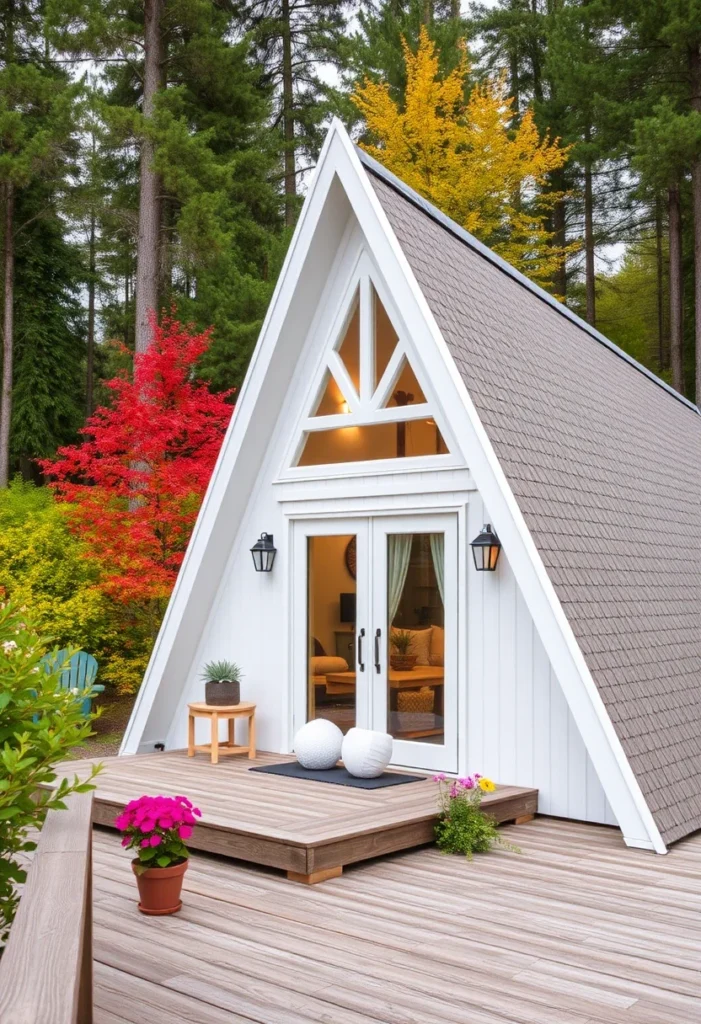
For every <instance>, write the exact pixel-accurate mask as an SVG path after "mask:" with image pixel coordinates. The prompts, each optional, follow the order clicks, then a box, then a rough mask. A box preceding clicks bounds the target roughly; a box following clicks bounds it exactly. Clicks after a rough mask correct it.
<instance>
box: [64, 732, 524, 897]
mask: <svg viewBox="0 0 701 1024" xmlns="http://www.w3.org/2000/svg"><path fill="white" fill-rule="evenodd" d="M287 760H292V758H288V757H285V755H283V754H269V753H260V754H259V755H258V757H257V758H256V759H255V760H253V761H249V760H248V759H243V758H241V759H239V758H229V759H227V760H226V761H225V762H222V763H220V764H218V765H212V764H210V762H209V759H208V758H206V757H203V756H199V757H195V758H188V757H186V755H185V752H184V751H181V750H176V751H169V752H167V753H162V754H137V755H134V756H127V757H108V758H105V759H103V761H102V763H103V765H104V769H103V771H102V773H101V774H100V775H99V776H98V778H97V790H96V792H95V799H94V802H93V821H94V822H95V823H96V824H99V825H112V824H113V822H114V819H115V817H116V815H117V814H118V813H119V812H120V811H121V810H122V808H123V807H124V805H125V804H127V803H128V802H129V801H130V800H133V799H134V798H136V797H139V796H141V795H142V794H143V793H145V792H148V793H163V794H177V793H183V794H185V795H186V796H187V797H188V798H189V799H190V800H192V801H193V803H195V804H196V805H197V806H198V807H199V808H200V809H201V811H202V819H201V821H200V824H199V825H198V826H197V828H196V829H195V831H194V834H193V836H192V838H191V839H190V840H189V842H188V846H190V847H192V848H193V849H196V850H204V851H206V852H208V853H217V854H221V855H223V856H226V857H235V858H238V859H240V860H245V861H251V862H252V863H254V864H263V865H266V866H267V867H273V868H280V869H282V870H283V871H286V872H287V873H288V877H289V878H292V879H294V880H295V881H303V882H318V881H323V880H324V879H325V878H331V877H333V876H335V875H340V874H341V871H342V870H343V867H344V865H346V864H355V863H357V862H358V861H361V860H367V859H369V858H371V857H378V856H380V855H382V854H385V853H394V852H396V851H397V850H406V849H409V848H411V847H415V846H422V845H423V844H424V843H430V842H432V840H433V829H434V824H435V821H436V795H437V793H436V786H435V785H434V784H433V783H432V782H431V781H430V777H428V776H427V778H426V780H425V781H421V782H412V783H408V784H407V785H403V786H389V787H387V788H386V789H376V790H362V789H353V788H350V787H348V786H335V785H329V784H326V783H321V782H314V781H308V780H305V779H294V778H286V777H281V776H279V775H266V774H263V773H261V772H250V771H249V770H248V769H249V768H252V767H254V766H255V765H262V764H279V763H280V762H281V761H287ZM89 763H90V762H88V761H73V762H68V763H66V764H64V765H62V769H63V771H64V772H65V774H72V773H73V772H77V773H78V774H80V773H81V771H85V768H86V765H88V764H89ZM537 806H538V791H537V790H536V789H522V788H518V787H516V786H498V787H497V789H496V792H494V793H487V794H485V796H484V799H483V807H484V809H485V810H486V811H488V812H489V813H490V814H491V815H493V817H494V818H496V820H497V821H499V822H507V821H522V820H524V819H525V818H527V817H529V816H532V815H533V814H535V812H536V810H537Z"/></svg>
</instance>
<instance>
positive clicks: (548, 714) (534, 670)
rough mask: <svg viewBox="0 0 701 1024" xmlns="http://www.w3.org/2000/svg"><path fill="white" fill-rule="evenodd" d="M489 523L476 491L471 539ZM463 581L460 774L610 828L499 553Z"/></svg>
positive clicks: (550, 809) (593, 775) (593, 777)
mask: <svg viewBox="0 0 701 1024" xmlns="http://www.w3.org/2000/svg"><path fill="white" fill-rule="evenodd" d="M488 519H489V517H488V516H487V515H486V514H485V512H484V508H483V504H482V501H481V499H480V497H479V495H478V494H477V493H476V492H474V493H473V494H471V496H470V503H469V508H468V533H469V536H470V539H472V538H473V537H475V536H476V535H477V533H478V532H479V530H480V528H481V527H482V524H483V523H484V522H485V521H488ZM467 578H468V595H467V638H468V650H467V655H468V692H467V708H466V718H467V722H466V729H465V735H466V742H465V748H464V758H463V764H464V765H465V770H467V771H480V772H482V773H483V774H485V775H490V776H492V777H493V778H495V779H498V780H500V781H502V782H510V783H513V784H514V785H518V786H537V787H538V789H539V791H540V795H539V801H538V805H539V809H540V811H541V812H542V813H544V814H553V815H558V816H561V817H566V818H578V819H581V820H584V821H598V822H605V823H608V824H616V821H615V818H614V816H613V813H612V811H611V808H610V807H609V804H608V801H607V800H606V797H605V795H604V791H603V788H602V786H601V783H600V782H599V780H598V778H597V776H596V772H595V771H594V768H593V765H592V763H591V760H590V758H589V755H588V754H587V751H586V749H585V747H584V743H583V742H582V738H581V736H580V734H579V730H578V729H577V726H576V724H575V722H574V719H573V717H572V715H571V713H570V710H569V708H568V706H567V702H566V701H565V698H564V696H563V693H562V689H561V687H560V685H559V683H558V681H557V679H556V678H555V676H554V673H553V671H552V667H551V665H550V662H549V661H548V658H547V655H546V654H545V651H544V649H543V645H542V643H541V641H540V638H539V636H538V633H537V631H536V629H535V626H534V624H533V619H532V618H531V615H530V613H529V611H528V609H527V608H526V604H525V601H524V600H523V596H522V595H521V593H520V591H519V590H518V588H517V586H516V582H515V580H514V577H513V574H512V572H511V569H510V567H509V564H508V561H507V559H506V558H505V556H504V553H503V552H502V554H501V556H500V560H499V566H498V571H497V572H496V573H494V574H491V573H476V572H470V573H468V577H467Z"/></svg>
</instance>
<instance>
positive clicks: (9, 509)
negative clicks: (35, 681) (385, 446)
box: [0, 0, 701, 692]
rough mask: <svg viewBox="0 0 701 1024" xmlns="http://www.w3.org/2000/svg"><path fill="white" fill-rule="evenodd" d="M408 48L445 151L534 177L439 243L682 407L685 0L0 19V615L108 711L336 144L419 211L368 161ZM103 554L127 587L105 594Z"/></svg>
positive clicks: (225, 3)
mask: <svg viewBox="0 0 701 1024" xmlns="http://www.w3.org/2000/svg"><path fill="white" fill-rule="evenodd" d="M422 38H423V40H424V49H423V51H422V61H423V63H422V64H421V68H420V69H419V70H421V69H423V72H424V73H426V69H428V78H429V79H430V81H424V87H425V88H426V89H427V90H428V91H429V93H431V90H434V92H435V90H437V89H439V87H440V88H443V89H444V91H443V93H442V96H443V99H445V96H446V95H447V92H446V90H449V89H452V90H453V92H452V93H451V97H452V98H451V99H450V102H449V103H448V105H447V106H446V107H444V108H441V109H440V110H438V108H436V107H435V106H434V114H435V115H436V116H435V117H434V118H433V121H434V125H433V127H434V128H435V129H436V131H437V132H438V133H439V135H440V138H441V140H442V144H443V143H445V142H446V137H447V136H446V122H448V127H449V128H450V130H451V132H454V130H457V129H460V131H462V132H463V134H462V135H461V136H460V137H461V138H463V140H464V126H465V119H466V118H468V119H472V120H474V121H478V122H479V123H480V125H482V128H483V129H484V130H486V129H485V126H487V127H488V129H489V131H492V132H493V133H494V135H493V136H492V137H491V138H493V139H497V138H498V139H499V140H500V145H502V146H503V147H507V148H508V146H509V145H510V146H511V150H510V151H513V150H514V148H515V147H516V145H517V143H518V145H520V141H522V140H524V139H525V140H526V142H527V144H528V145H529V146H530V147H531V148H530V151H529V152H530V154H531V157H532V158H535V157H536V156H538V154H540V156H538V160H539V161H540V162H537V161H536V162H534V160H533V159H532V160H531V163H529V164H528V165H526V164H524V163H523V162H522V165H521V171H520V177H519V175H516V176H514V177H509V173H510V172H508V173H507V171H506V169H505V167H506V164H504V167H503V168H502V170H501V172H500V173H502V172H503V173H502V178H501V180H500V185H501V192H499V191H498V190H493V192H492V191H491V190H490V189H491V186H490V182H493V180H494V175H493V174H492V173H491V171H490V174H488V175H485V176H484V185H483V186H480V187H481V191H480V192H479V194H478V195H475V196H474V202H473V205H472V207H471V209H470V210H469V211H462V212H461V213H460V214H459V219H461V220H462V222H463V223H465V224H467V225H469V226H470V228H471V230H473V231H474V232H475V233H476V234H477V235H478V237H480V238H481V239H482V240H483V241H485V242H487V244H490V245H492V246H494V247H495V248H496V249H497V250H498V251H501V252H502V253H504V254H505V255H506V256H507V258H512V259H513V260H514V261H515V262H516V263H517V264H518V265H520V266H521V269H523V270H524V272H526V273H529V274H530V276H532V277H533V278H534V279H535V280H537V281H538V283H540V284H541V285H543V286H545V287H546V288H548V289H549V290H550V291H551V292H552V293H553V294H554V295H557V296H558V297H559V298H561V299H562V300H563V301H564V302H566V303H567V305H568V306H570V307H571V308H572V309H574V310H575V311H576V312H577V313H579V314H580V315H581V316H582V317H584V318H585V319H586V320H588V321H589V322H590V323H591V324H592V325H594V326H595V327H597V328H598V329H599V330H600V331H602V332H603V333H604V334H606V335H608V336H609V337H610V338H611V339H612V340H613V341H615V342H616V343H617V344H619V345H620V346H621V347H622V348H624V349H625V350H626V351H628V352H630V353H631V355H633V356H634V357H635V358H636V359H638V360H639V361H640V362H642V363H644V364H645V365H646V366H648V367H650V368H651V369H652V370H653V371H654V372H655V373H657V374H659V375H660V376H662V377H663V378H664V379H665V380H667V381H668V382H669V383H670V384H672V386H673V387H675V388H676V389H677V390H679V391H680V392H681V393H683V394H685V395H686V396H687V397H688V398H690V399H691V400H693V401H697V400H698V398H699V392H700V391H701V0H496V2H492V3H490V4H479V3H471V4H461V3H460V2H459V0H145V2H131V0H0V244H1V247H2V249H1V265H2V300H1V301H2V388H1V390H0V597H2V596H4V597H7V598H10V599H12V600H13V601H16V602H19V603H21V604H26V605H28V606H31V609H32V613H33V615H34V617H35V619H36V620H38V625H39V626H40V627H41V628H42V629H43V630H44V631H45V632H46V631H48V632H49V633H51V634H52V635H53V636H54V637H55V639H56V641H57V643H59V644H61V645H65V644H67V643H69V642H70V643H72V644H78V645H81V646H83V647H85V648H86V649H88V650H90V651H91V652H92V653H94V654H96V656H98V658H99V660H100V664H101V681H103V682H107V683H110V684H112V685H113V686H115V687H117V688H118V689H120V690H122V691H124V692H127V691H134V690H135V689H136V688H137V687H138V684H139V681H140V679H141V677H142V674H143V669H144V667H145V663H146V660H147V658H148V653H149V650H150V647H151V645H152V642H153V638H154V635H155V632H156V630H157V628H158V623H159V621H160V617H161V615H162V613H163V608H164V606H165V602H166V601H167V596H168V593H169V589H170V586H172V581H173V579H174V576H175V574H176V573H177V568H178V565H179V561H180V559H181V557H182V552H183V550H184V547H185V545H186V542H187V536H188V532H189V529H190V527H191V525H192V522H193V521H194V516H195V514H196V510H197V506H198V503H199V500H200V499H201V495H202V493H203V491H204V487H205V486H206V478H207V475H208V473H209V471H211V465H212V464H213V459H214V456H215V454H216V448H217V445H218V443H219V441H220V439H221V436H222V433H223V430H224V428H225V425H226V419H227V415H226V413H225V412H224V411H223V410H224V407H225V406H228V407H229V408H231V406H232V403H233V402H234V401H235V392H236V389H237V388H238V387H239V386H240V384H241V382H242V379H243V376H244V374H245V371H246V367H247V364H248V360H249V357H250V354H251V351H252V349H253V346H254V344H255V341H256V337H257V334H258V331H259V328H260V325H261V323H262V319H263V316H264V314H265V310H266V307H267V304H268V301H269V299H270V296H271V293H272V289H273V287H274V285H275V281H276V277H277V274H278V272H279V269H280V266H281V264H282V260H283V258H284V255H285V251H286V248H287V245H288V243H289V239H290V237H291V233H292V230H293V228H294V224H295V221H296V218H297V215H298V212H299V209H300V205H301V202H302V200H303V196H304V188H305V183H306V181H307V180H308V176H309V173H310V169H311V168H313V166H314V162H315V160H316V158H317V156H318V153H319V150H320V146H321V143H322V140H323V136H324V132H325V128H326V126H327V125H328V123H329V120H330V118H331V117H332V116H338V117H340V118H341V119H342V120H343V121H344V123H345V124H346V125H347V127H348V128H349V130H350V131H351V133H352V135H353V137H354V138H355V139H356V140H358V141H360V142H361V143H362V144H364V145H366V146H375V147H376V148H375V149H374V150H373V152H374V153H375V155H379V156H380V158H381V159H382V157H383V153H384V155H385V157H386V159H385V162H386V163H387V164H388V166H390V167H391V169H393V170H396V171H397V172H398V173H403V175H404V176H406V177H409V178H411V176H412V173H413V172H414V171H416V172H417V175H418V177H417V179H416V181H413V180H412V183H413V184H414V186H415V187H418V188H419V189H421V188H422V184H421V176H420V174H419V173H418V171H417V164H418V163H420V160H421V155H420V147H419V148H412V147H409V151H408V155H407V152H406V151H405V152H403V153H401V154H398V153H396V152H395V153H394V154H393V153H392V152H391V149H392V147H391V144H390V140H389V137H388V135H387V133H386V131H385V132H384V134H383V126H384V129H386V126H387V119H389V120H390V122H391V121H392V119H393V118H395V116H396V119H397V120H396V123H397V124H399V123H401V125H402V132H403V135H402V138H403V139H404V141H406V139H408V138H413V136H412V131H413V130H414V129H416V125H415V124H414V125H412V109H414V108H412V95H413V96H414V98H415V90H416V81H414V82H413V84H412V80H411V67H412V64H411V62H412V60H415V59H416V54H417V53H418V52H419V50H420V44H421V40H422ZM431 61H432V62H433V63H431ZM427 62H428V63H427ZM414 70H415V71H416V66H414ZM446 83H447V84H446ZM412 90H413V91H412ZM456 90H457V91H456ZM431 95H432V96H433V97H434V99H435V96H434V94H433V93H431ZM436 95H437V93H436ZM378 111H380V112H381V113H383V116H384V118H385V120H384V121H383V120H382V117H380V116H379V114H378ZM490 117H491V118H492V121H493V123H492V122H489V124H488V121H489V118H490ZM461 119H462V120H461ZM480 119H481V120H480ZM456 126H457V129H456ZM451 137H452V136H451ZM450 144H451V143H450V141H448V145H450ZM404 148H405V150H406V147H404ZM459 151H460V149H459V146H458V149H457V150H456V151H455V152H459ZM504 152H505V153H506V148H505V149H504ZM548 152H550V153H551V154H555V156H553V157H552V158H549V157H548V158H547V159H544V158H542V154H544V153H545V154H546V155H547V153H548ZM505 159H506V157H505ZM454 172H455V174H459V173H463V175H465V169H464V167H463V168H462V171H460V169H459V168H458V169H457V170H456V169H455V168H454ZM456 180H458V179H456ZM465 180H467V177H466V178H465ZM469 180H470V181H475V180H476V178H475V176H474V175H472V174H470V175H469ZM423 190H424V192H425V193H426V194H428V195H429V198H433V199H434V201H436V199H435V197H433V196H431V195H430V194H429V192H428V190H427V189H423ZM490 204H491V206H490ZM488 206H489V208H490V209H491V214H490V216H487V215H486V214H485V211H486V210H487V208H488ZM495 211H496V212H495ZM447 212H448V213H450V214H451V215H452V216H458V214H456V212H455V211H453V210H451V209H448V210H447ZM490 218H491V219H490ZM519 260H520V261H521V262H519ZM162 310H167V311H168V318H167V321H166V326H165V329H161V328H158V329H156V325H155V324H154V322H153V315H154V312H155V311H162ZM183 323H186V324H189V325H191V327H190V328H188V329H185V328H182V327H181V324H183ZM210 328H211V332H210V330H209V329H210ZM159 331H160V333H159ZM177 344H179V345H180V349H179V351H180V352H181V353H184V355H183V361H181V362H180V363H179V364H178V373H176V375H175V377H172V378H170V379H168V380H166V381H161V382H160V384H159V385H158V387H157V388H156V390H155V391H154V393H153V395H152V400H153V402H154V405H155V406H156V407H157V408H158V409H159V410H160V413H161V414H162V417H161V420H160V422H161V425H162V429H161V430H160V431H155V432H154V437H157V438H158V439H159V443H161V449H160V451H159V452H158V453H156V452H154V451H153V443H152V446H151V448H150V449H149V451H148V457H147V455H145V454H144V450H143V447H142V448H139V443H140V442H139V440H138V439H135V437H134V431H133V430H130V429H127V427H128V424H129V423H131V422H132V421H133V420H132V419H130V417H131V416H132V414H133V409H134V408H135V405H134V403H135V396H136V399H138V395H139V394H141V393H142V392H143V387H144V383H143V382H144V380H148V381H151V382H153V381H154V380H155V379H156V378H157V377H158V373H159V372H160V371H159V366H160V367H161V368H162V366H163V365H164V364H163V359H164V357H165V358H167V359H175V361H176V362H177V359H176V357H175V356H174V352H175V349H174V348H173V346H174V345H177ZM135 354H136V355H137V363H138V359H142V361H143V362H142V368H141V370H137V373H141V382H140V383H139V382H138V381H135V380H134V373H133V363H134V356H135ZM149 360H150V362H149ZM159 360H160V362H159ZM193 373H194V374H195V378H194V379H193ZM166 376H167V374H166ZM130 388H131V390H130ZM193 388H194V389H195V390H194V391H193V390H192V389H193ZM134 389H136V390H134ZM178 389H179V390H178ZM202 389H204V391H207V392H208V393H209V394H210V395H212V396H213V399H216V401H215V402H214V406H213V408H214V407H216V408H215V409H214V411H213V412H212V417H211V419H210V420H209V421H208V422H207V424H206V425H205V426H203V427H202V431H201V435H198V438H197V441H196V444H197V445H201V450H200V449H198V452H199V455H198V458H199V456H201V458H199V461H197V460H195V461H196V462H197V464H196V465H195V466H194V468H193V466H192V465H188V466H187V467H185V469H184V470H183V472H182V473H180V475H179V476H177V480H174V478H173V476H172V474H170V475H169V474H166V473H160V471H156V469H154V468H153V467H159V466H166V465H167V466H170V464H171V462H172V460H173V458H174V457H177V458H179V457H180V456H181V455H182V451H183V448H184V447H186V446H183V444H182V438H181V437H175V436H174V434H173V432H172V430H171V424H172V417H171V413H172V411H173V408H174V407H175V408H176V409H177V415H178V416H180V417H181V419H180V421H179V422H180V424H181V426H184V427H187V424H188V422H189V412H188V410H189V408H191V406H189V405H188V403H190V402H192V401H193V400H194V399H195V398H196V397H197V395H200V396H201V395H202V394H204V391H203V390H202ZM222 403H224V405H223V404H222ZM205 404H206V403H205ZM96 417H97V419H96ZM86 424H88V427H87V430H86ZM100 437H102V438H103V441H104V443H105V444H107V445H108V447H109V446H111V447H110V451H111V452H114V445H115V438H118V439H119V445H120V446H121V447H120V448H119V452H118V461H120V464H121V467H122V471H121V472H120V473H119V474H117V475H116V476H114V475H113V476H109V475H108V474H107V475H106V474H105V471H104V465H103V468H102V470H101V475H100V474H95V473H93V472H92V471H91V466H93V467H94V466H95V465H96V464H97V462H99V461H100V460H101V459H102V458H103V456H104V452H105V449H100V447H99V443H98V442H96V438H98V439H99V438H100ZM192 443H193V442H192V438H191V437H189V439H188V444H191V448H190V450H189V452H188V455H187V457H188V458H191V456H192V451H193V449H192ZM96 444H97V447H96ZM174 446H175V447H176V448H177V446H180V447H179V449H178V451H175V454H174ZM66 449H67V451H66ZM59 450H61V452H62V454H59V456H58V461H57V462H56V463H55V464H54V463H52V460H54V459H56V457H57V452H59ZM76 460H78V461H77V462H76ZM90 460H92V462H91V461H90ZM145 460H146V461H147V462H148V466H149V467H150V469H149V473H148V474H147V475H146V476H143V474H142V478H141V479H140V480H137V481H136V482H135V481H134V479H132V477H131V476H130V474H133V473H137V474H138V473H139V471H140V469H139V467H142V468H143V466H144V465H145V464H146V461H145ZM61 474H63V477H62V476H61ZM62 480H63V484H62ZM47 481H48V482H49V483H53V487H47V486H46V483H47ZM76 481H78V482H79V483H80V484H82V486H83V490H82V491H81V490H80V487H78V488H77V489H76V487H75V486H74V485H75V484H76ZM135 486H137V487H139V488H140V494H141V505H140V508H141V514H138V515H133V514H132V515H129V513H130V512H131V513H134V501H133V499H132V500H130V497H129V495H130V491H131V490H132V489H133V488H134V487H135ZM91 488H98V489H99V488H103V491H99V490H98V491H95V490H93V491H92V492H91ZM159 488H160V490H159ZM91 493H92V507H93V509H94V507H95V504H96V503H95V494H97V493H100V494H101V495H102V497H103V498H104V501H102V502H101V503H100V508H101V510H103V511H102V513H101V514H103V513H104V516H105V519H104V521H100V520H95V519H90V515H89V514H88V513H86V507H87V506H86V501H87V503H88V505H89V504H90V500H89V495H90V494H91ZM86 494H87V495H88V499H86V498H85V495H86ZM164 495H165V497H166V498H167V501H166V502H165V503H164V500H163V499H164ZM152 499H153V503H154V504H150V502H151V500H152ZM164 504H165V505H167V507H168V510H169V511H168V518H167V521H166V520H158V521H152V522H150V527H149V528H147V527H146V526H145V525H144V523H146V522H147V521H149V509H152V508H154V507H155V506H156V505H158V507H159V508H160V507H163V505H164ZM150 519H151V520H153V517H150ZM149 529H150V532H149ZM120 531H123V534H124V536H127V535H128V536H129V543H128V544H127V545H126V547H125V550H126V551H128V552H129V554H130V557H131V558H132V561H133V565H134V566H136V567H138V571H134V572H131V573H129V572H124V571H123V568H124V567H123V566H121V567H118V570H119V571H117V569H115V562H116V561H118V552H119V551H120V550H121V548H122V545H120V543H119V536H120ZM104 536H108V537H110V538H111V543H108V544H105V543H104V540H103V538H104ZM115 538H116V540H115ZM164 538H167V540H164ZM139 544H141V548H139ZM168 545H171V547H169V546H168ZM156 549H158V552H159V553H160V554H158V555H156V554H154V552H155V551H156ZM144 560H145V561H144ZM144 578H147V579H149V580H150V585H149V586H148V587H144V586H143V585H141V583H140V581H142V580H143V579H144ZM154 581H156V582H157V585H156V583H154Z"/></svg>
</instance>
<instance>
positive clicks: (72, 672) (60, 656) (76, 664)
mask: <svg viewBox="0 0 701 1024" xmlns="http://www.w3.org/2000/svg"><path fill="white" fill-rule="evenodd" d="M67 655H68V651H66V650H63V651H57V652H56V654H54V653H53V652H52V653H51V654H45V655H44V657H43V658H42V659H41V663H42V665H43V666H44V669H45V671H46V672H52V671H53V670H55V669H57V668H60V667H61V666H62V665H63V663H64V662H65V660H66V657H67ZM96 676H97V662H96V661H95V659H94V658H93V656H92V654H86V653H85V651H78V653H77V654H74V655H73V657H72V658H71V659H70V661H69V662H68V664H67V665H66V667H65V668H64V670H63V672H62V673H61V675H60V676H59V683H58V685H59V687H60V688H61V689H62V690H75V689H77V690H88V691H89V692H90V696H89V697H85V698H84V699H83V701H82V707H81V711H82V713H83V714H84V715H85V716H86V717H87V716H88V715H89V714H90V705H91V702H92V696H93V694H95V693H102V692H103V690H104V689H105V688H104V686H101V685H100V684H99V683H97V684H96V683H95V677H96Z"/></svg>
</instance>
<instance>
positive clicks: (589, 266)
mask: <svg viewBox="0 0 701 1024" xmlns="http://www.w3.org/2000/svg"><path fill="white" fill-rule="evenodd" d="M590 139H591V129H590V128H589V126H587V127H586V129H585V131H584V140H585V142H586V143H587V144H588V143H589V142H590ZM584 274H585V281H586V293H587V321H588V323H590V324H591V325H592V327H596V271H595V267H594V188H593V184H592V168H591V158H590V157H589V156H588V155H587V157H586V160H585V162H584Z"/></svg>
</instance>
